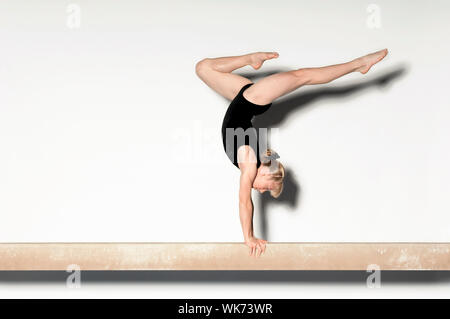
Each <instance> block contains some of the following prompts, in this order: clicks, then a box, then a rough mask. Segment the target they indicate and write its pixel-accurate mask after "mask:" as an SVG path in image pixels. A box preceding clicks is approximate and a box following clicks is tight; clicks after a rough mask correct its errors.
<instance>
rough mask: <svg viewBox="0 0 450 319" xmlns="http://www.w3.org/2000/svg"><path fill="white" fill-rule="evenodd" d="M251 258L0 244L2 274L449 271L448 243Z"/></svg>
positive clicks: (272, 249)
mask: <svg viewBox="0 0 450 319" xmlns="http://www.w3.org/2000/svg"><path fill="white" fill-rule="evenodd" d="M248 252H249V249H248V247H247V246H245V245H244V244H243V243H212V242H209V243H190V242H185V243H0V270H68V269H69V268H70V265H77V266H78V267H79V269H81V270H82V271H83V270H364V271H365V270H367V269H368V268H370V269H373V266H370V265H376V266H377V267H379V269H380V270H450V243H268V244H267V246H266V252H265V254H263V255H262V256H260V257H259V258H254V257H250V256H249V255H248ZM72 267H73V266H72ZM71 269H72V270H73V268H71Z"/></svg>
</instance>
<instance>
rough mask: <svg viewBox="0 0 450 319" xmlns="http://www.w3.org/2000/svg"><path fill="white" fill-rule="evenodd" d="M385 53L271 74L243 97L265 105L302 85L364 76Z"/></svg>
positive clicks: (382, 51) (384, 51)
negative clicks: (357, 73) (340, 62)
mask: <svg viewBox="0 0 450 319" xmlns="http://www.w3.org/2000/svg"><path fill="white" fill-rule="evenodd" d="M387 53H388V51H387V49H384V50H380V51H377V52H374V53H371V54H368V55H365V56H362V57H360V58H357V59H354V60H352V61H350V62H347V63H342V64H336V65H330V66H325V67H319V68H302V69H297V70H292V71H287V72H281V73H277V74H273V75H270V76H267V77H265V78H263V79H262V80H260V81H258V82H256V83H255V84H253V85H252V86H250V87H249V88H248V89H247V90H245V91H244V97H245V98H246V99H247V100H249V101H250V102H253V103H255V104H260V105H266V104H269V103H272V102H273V101H274V100H275V99H277V98H279V97H281V96H283V95H285V94H288V93H290V92H292V91H294V90H296V89H298V88H299V87H301V86H304V85H314V84H323V83H328V82H331V81H333V80H335V79H337V78H340V77H341V76H344V75H346V74H348V73H351V72H360V73H362V74H366V73H367V72H368V71H369V70H370V68H371V67H372V66H373V65H374V64H376V63H378V62H380V61H381V60H382V59H383V58H384V57H385V56H386V55H387Z"/></svg>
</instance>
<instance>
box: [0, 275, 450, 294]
mask: <svg viewBox="0 0 450 319" xmlns="http://www.w3.org/2000/svg"><path fill="white" fill-rule="evenodd" d="M439 276H441V275H439ZM439 276H438V275H437V276H435V277H434V278H435V279H437V278H438V277H439ZM432 277H433V276H432ZM441 277H442V278H441V280H431V281H428V282H426V281H422V280H416V281H415V282H413V283H405V282H401V283H398V282H397V283H392V282H388V283H383V282H382V281H381V287H380V288H368V287H367V285H366V283H365V282H364V281H362V282H355V281H350V282H345V281H340V282H333V280H330V281H329V282H320V281H319V282H310V281H308V280H305V281H304V282H296V283H286V282H285V283H260V282H251V283H239V284H236V283H226V282H225V283H198V284H195V283H190V282H189V283H170V282H169V283H161V282H148V281H147V282H132V283H130V282H122V283H99V282H87V283H83V282H82V283H81V287H80V288H68V287H67V286H66V284H65V282H63V281H61V282H51V283H42V282H40V283H32V282H28V283H18V282H6V283H5V282H4V281H1V282H0V298H163V299H165V298H237V299H239V298H242V299H244V298H294V299H295V298H450V280H449V275H445V274H444V275H442V276H441Z"/></svg>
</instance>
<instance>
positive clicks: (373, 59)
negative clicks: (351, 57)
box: [356, 49, 388, 74]
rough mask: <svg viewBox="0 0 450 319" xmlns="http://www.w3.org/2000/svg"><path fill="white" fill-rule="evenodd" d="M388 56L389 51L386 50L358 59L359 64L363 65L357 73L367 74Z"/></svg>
mask: <svg viewBox="0 0 450 319" xmlns="http://www.w3.org/2000/svg"><path fill="white" fill-rule="evenodd" d="M387 54H388V50H387V49H384V50H380V51H377V52H374V53H371V54H368V55H365V56H363V57H360V58H358V59H356V61H358V63H359V64H360V65H361V66H360V67H358V69H357V71H359V72H361V73H362V74H366V73H367V72H369V70H370V68H371V67H372V66H373V65H374V64H376V63H378V62H380V61H381V60H383V59H384V57H385V56H386V55H387Z"/></svg>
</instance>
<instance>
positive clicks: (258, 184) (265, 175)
mask: <svg viewBox="0 0 450 319" xmlns="http://www.w3.org/2000/svg"><path fill="white" fill-rule="evenodd" d="M273 187H274V181H273V180H272V179H271V174H270V168H269V166H265V165H261V166H260V167H259V168H258V173H257V174H256V177H255V180H254V181H253V188H254V189H256V190H257V191H258V192H260V193H261V194H262V193H264V192H265V191H270V190H272V188H273Z"/></svg>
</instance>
